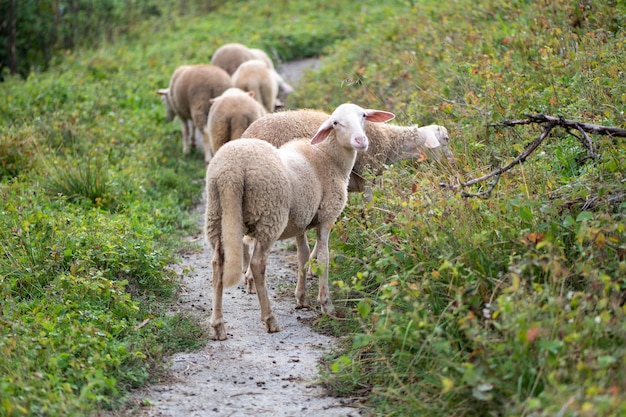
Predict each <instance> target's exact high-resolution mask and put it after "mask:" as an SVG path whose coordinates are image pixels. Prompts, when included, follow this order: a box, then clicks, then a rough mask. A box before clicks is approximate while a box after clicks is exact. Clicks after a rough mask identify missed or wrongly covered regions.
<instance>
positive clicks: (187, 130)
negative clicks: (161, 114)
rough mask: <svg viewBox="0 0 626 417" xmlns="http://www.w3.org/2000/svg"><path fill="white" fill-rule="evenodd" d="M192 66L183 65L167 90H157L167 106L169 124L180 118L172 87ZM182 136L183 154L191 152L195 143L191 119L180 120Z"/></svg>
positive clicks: (166, 112) (176, 71)
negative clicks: (177, 117) (190, 149)
mask: <svg viewBox="0 0 626 417" xmlns="http://www.w3.org/2000/svg"><path fill="white" fill-rule="evenodd" d="M190 67H191V66H190V65H182V66H180V67H178V68H176V70H175V71H174V73H173V74H172V77H171V78H170V84H169V86H168V87H167V88H161V89H159V90H157V94H159V95H160V96H161V100H162V101H163V105H164V106H165V120H167V121H168V122H171V121H173V120H174V119H175V118H176V116H178V113H179V112H178V110H177V108H176V107H175V105H174V98H173V97H172V86H173V85H174V84H176V81H177V80H178V78H179V77H180V75H181V74H182V73H183V72H184V71H186V70H187V69H188V68H190ZM180 123H181V129H182V135H183V152H184V153H187V152H189V148H190V146H191V144H192V143H194V138H192V135H193V129H194V128H193V122H192V121H191V119H189V120H183V119H181V120H180Z"/></svg>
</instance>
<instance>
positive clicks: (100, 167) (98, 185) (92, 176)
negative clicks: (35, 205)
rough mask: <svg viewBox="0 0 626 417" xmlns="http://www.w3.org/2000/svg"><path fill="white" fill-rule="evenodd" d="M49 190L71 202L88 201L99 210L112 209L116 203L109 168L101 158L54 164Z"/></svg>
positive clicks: (64, 161) (49, 179)
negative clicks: (109, 177)
mask: <svg viewBox="0 0 626 417" xmlns="http://www.w3.org/2000/svg"><path fill="white" fill-rule="evenodd" d="M48 190H49V192H50V193H52V194H54V195H61V196H64V197H65V198H67V199H68V200H69V201H72V202H80V201H88V202H90V203H91V204H93V205H94V206H95V207H99V208H107V207H110V206H111V205H112V204H113V202H114V197H113V194H112V190H111V185H110V182H109V179H108V172H107V167H106V165H105V163H104V162H103V160H102V159H101V158H93V157H87V158H86V159H85V160H83V161H71V160H63V161H60V162H56V163H54V165H53V166H52V167H51V169H50V176H49V178H48Z"/></svg>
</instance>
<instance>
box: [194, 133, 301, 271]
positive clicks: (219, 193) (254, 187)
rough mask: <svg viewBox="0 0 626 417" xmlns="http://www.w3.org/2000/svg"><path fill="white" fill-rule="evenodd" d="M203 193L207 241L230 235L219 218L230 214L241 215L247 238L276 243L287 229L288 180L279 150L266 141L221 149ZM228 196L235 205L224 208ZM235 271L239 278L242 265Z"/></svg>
mask: <svg viewBox="0 0 626 417" xmlns="http://www.w3.org/2000/svg"><path fill="white" fill-rule="evenodd" d="M206 189H207V208H206V219H205V220H206V221H205V236H206V237H207V239H208V240H209V241H210V240H211V238H212V237H214V236H218V235H220V234H222V233H228V232H229V231H228V230H222V229H221V217H222V215H224V216H226V215H228V213H230V212H232V211H235V212H236V211H239V212H241V219H242V222H241V224H242V225H245V226H244V229H243V230H242V233H243V234H244V235H248V236H250V237H254V238H260V239H262V240H272V241H273V240H277V239H278V237H279V236H280V234H281V233H282V232H283V230H284V229H285V228H286V226H287V219H288V217H289V216H288V215H289V207H290V201H291V194H290V189H291V186H290V179H289V176H288V173H287V172H286V171H285V169H284V167H283V162H282V159H281V157H280V155H279V153H278V150H277V149H276V147H275V146H273V145H271V144H269V143H267V142H265V141H261V140H258V139H240V140H236V141H233V142H229V143H227V144H225V145H224V146H222V147H221V148H220V149H219V150H218V151H217V152H216V153H215V156H214V157H213V159H212V160H211V163H210V164H209V165H208V167H207V173H206ZM229 193H230V194H231V195H234V196H235V197H233V198H232V199H231V200H232V201H233V202H234V203H233V202H231V203H230V205H229V206H226V205H225V204H224V202H225V201H228V200H226V199H225V198H224V196H225V195H227V194H229ZM244 195H245V198H244ZM235 203H236V204H235ZM233 204H234V205H233ZM242 238H243V235H242V236H240V237H239V240H238V244H239V245H241V239H242ZM238 271H239V274H241V262H239V265H238Z"/></svg>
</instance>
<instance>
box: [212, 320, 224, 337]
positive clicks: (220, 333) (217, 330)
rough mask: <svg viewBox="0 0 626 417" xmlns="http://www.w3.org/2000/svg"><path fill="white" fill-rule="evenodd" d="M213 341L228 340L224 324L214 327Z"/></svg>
mask: <svg viewBox="0 0 626 417" xmlns="http://www.w3.org/2000/svg"><path fill="white" fill-rule="evenodd" d="M212 338H213V340H226V339H228V336H226V329H225V328H224V323H219V324H218V325H216V326H213V336H212Z"/></svg>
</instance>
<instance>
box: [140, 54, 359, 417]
mask: <svg viewBox="0 0 626 417" xmlns="http://www.w3.org/2000/svg"><path fill="white" fill-rule="evenodd" d="M314 65H317V61H316V60H306V61H298V62H295V63H288V64H282V65H280V66H279V67H278V70H279V72H281V73H282V74H283V76H284V77H285V78H286V79H287V80H288V81H289V82H290V83H292V85H295V84H296V83H297V80H298V79H299V76H300V74H301V73H302V72H303V71H304V70H306V69H308V68H310V67H311V66H314ZM202 214H203V206H202V205H201V206H199V207H197V209H196V210H195V211H194V212H193V213H192V214H191V215H193V216H196V217H197V219H198V234H197V235H196V236H194V237H192V238H191V239H192V240H194V241H195V242H196V243H198V246H199V247H200V249H199V250H198V251H191V252H187V253H185V254H182V255H181V257H182V261H181V262H180V263H179V264H177V265H174V266H173V267H174V268H175V270H176V271H177V273H178V275H179V277H180V279H181V283H182V291H181V294H180V297H179V301H178V304H177V306H175V307H176V308H181V309H185V310H188V311H192V312H193V313H194V314H199V315H200V317H201V319H202V321H203V322H204V323H205V324H206V326H207V328H209V327H210V326H209V324H208V323H209V318H210V314H211V297H212V290H211V258H212V254H211V249H210V245H208V244H206V243H205V242H204V239H203V237H202V234H201V227H202ZM296 270H297V266H296V252H295V249H294V245H293V244H291V245H290V244H289V242H277V244H276V245H275V247H274V249H273V251H272V253H271V255H270V257H269V260H268V265H267V273H266V274H267V283H268V290H269V292H270V297H271V301H272V307H273V309H274V313H275V315H276V318H277V319H278V322H279V324H280V326H281V328H282V331H281V332H279V333H272V334H269V333H267V332H266V331H265V325H264V324H263V322H262V321H261V320H260V309H259V303H258V300H257V297H256V295H255V294H247V292H246V291H245V289H244V285H243V280H242V284H240V285H239V286H238V287H236V288H232V289H227V290H226V291H225V295H224V319H225V322H226V331H227V333H228V339H227V340H225V341H214V340H208V342H207V344H206V346H205V347H204V348H202V349H200V350H198V351H195V352H192V353H181V354H177V355H175V356H174V357H172V358H170V361H171V369H170V372H169V374H170V377H169V378H167V380H166V381H164V382H161V383H159V384H156V385H152V386H150V387H148V388H146V389H143V390H141V391H139V392H137V393H135V394H134V395H133V400H131V401H130V402H129V403H134V404H135V407H129V408H133V409H134V410H133V411H132V412H130V411H129V413H130V414H132V415H139V416H141V417H157V416H158V417H165V416H167V417H170V416H171V417H178V416H186V417H205V416H224V417H225V416H233V417H236V416H255V417H260V416H285V417H286V416H315V417H320V416H327V417H331V416H332V417H335V416H352V417H356V416H361V415H364V414H362V410H361V409H360V404H359V403H358V401H357V400H355V399H347V398H337V397H333V396H331V395H329V394H328V393H327V392H326V390H325V389H324V388H323V387H322V386H321V385H320V384H319V382H318V377H319V364H320V360H321V359H322V357H323V356H324V354H325V353H327V352H329V351H330V350H332V349H333V348H334V347H335V346H337V343H338V340H337V339H334V338H332V337H329V336H327V335H323V334H320V333H317V332H315V331H314V330H312V329H311V327H310V326H309V325H308V324H307V323H310V322H311V321H312V320H313V319H314V318H316V317H317V316H318V315H319V314H320V312H319V309H310V310H296V309H295V305H296V302H295V298H294V296H293V289H294V288H295V277H296ZM313 284H314V283H313V282H311V283H310V285H309V292H308V294H307V300H309V301H310V302H311V303H312V304H313V305H314V304H315V298H316V294H315V293H313V292H311V290H310V287H311V286H314V285H313ZM140 404H143V405H141V406H140Z"/></svg>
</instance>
